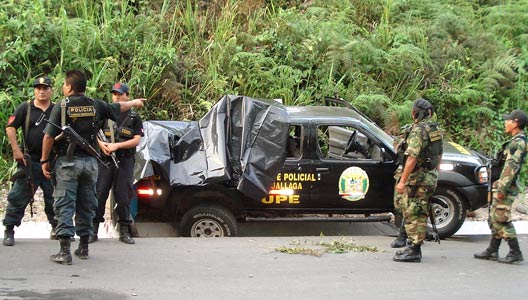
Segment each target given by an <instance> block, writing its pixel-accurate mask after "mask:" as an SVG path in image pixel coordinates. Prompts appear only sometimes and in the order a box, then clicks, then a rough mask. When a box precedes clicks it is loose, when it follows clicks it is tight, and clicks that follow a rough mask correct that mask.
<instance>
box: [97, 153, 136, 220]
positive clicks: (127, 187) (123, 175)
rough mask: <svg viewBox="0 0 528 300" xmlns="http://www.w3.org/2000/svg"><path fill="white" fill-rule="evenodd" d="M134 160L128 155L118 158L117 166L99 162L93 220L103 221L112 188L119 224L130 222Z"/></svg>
mask: <svg viewBox="0 0 528 300" xmlns="http://www.w3.org/2000/svg"><path fill="white" fill-rule="evenodd" d="M134 162H135V159H134V157H133V156H130V157H123V158H120V159H119V168H116V167H115V166H114V165H112V164H110V165H109V168H106V167H105V166H104V165H102V164H101V163H99V176H98V177H97V185H96V194H97V202H98V208H97V212H96V214H95V218H94V220H93V221H94V222H98V223H101V222H104V213H105V205H106V200H107V199H108V195H109V194H110V189H112V193H113V195H114V200H115V203H116V206H115V212H116V213H117V217H118V222H119V223H120V224H130V223H132V220H131V219H130V200H131V199H132V197H133V192H134V191H133V189H132V183H133V180H134V179H133V175H134Z"/></svg>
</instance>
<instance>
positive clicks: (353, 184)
mask: <svg viewBox="0 0 528 300" xmlns="http://www.w3.org/2000/svg"><path fill="white" fill-rule="evenodd" d="M368 189H369V178H368V175H367V172H365V171H364V170H363V169H361V168H358V167H349V168H347V169H346V170H344V171H343V173H341V176H340V177H339V195H340V196H341V197H342V198H343V199H345V200H348V201H358V200H361V199H363V198H365V195H366V194H367V192H368Z"/></svg>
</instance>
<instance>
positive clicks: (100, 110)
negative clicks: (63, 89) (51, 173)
mask: <svg viewBox="0 0 528 300" xmlns="http://www.w3.org/2000/svg"><path fill="white" fill-rule="evenodd" d="M79 104H81V105H86V104H89V106H90V107H91V109H89V110H88V111H89V113H90V114H92V115H93V116H89V117H85V116H83V115H80V116H79V118H90V119H91V121H90V124H92V122H93V126H92V125H90V128H89V129H90V130H89V131H90V132H86V129H87V128H83V129H84V130H85V131H79V132H77V133H78V134H79V135H80V136H81V137H82V138H84V139H85V140H87V141H88V142H89V143H90V144H91V145H92V147H94V148H95V147H97V146H96V144H95V140H94V139H91V138H90V137H91V136H92V135H93V136H95V135H96V134H97V132H98V131H99V129H101V128H102V126H103V124H104V120H106V119H111V120H116V119H117V116H118V115H119V111H120V109H121V105H120V104H118V103H106V102H104V101H101V100H99V99H90V98H88V97H86V96H84V95H82V94H76V95H71V96H70V97H69V100H68V102H67V103H66V107H65V110H66V111H67V112H66V113H65V114H66V115H68V114H69V113H71V111H70V112H68V111H69V110H68V109H69V108H70V107H76V106H77V105H79ZM80 107H81V108H87V106H80ZM90 107H88V108H90ZM70 117H71V115H69V116H67V117H66V119H67V120H66V122H67V123H68V124H69V120H70ZM49 120H50V122H51V123H53V124H55V125H57V126H59V127H60V126H61V105H60V102H59V103H57V105H55V107H54V109H53V110H52V111H51V115H50V119H49ZM82 122H84V121H82ZM70 125H71V124H70ZM72 127H73V126H72ZM73 129H74V130H75V128H73ZM44 132H45V133H46V134H48V135H50V136H52V137H56V136H58V135H59V134H60V133H61V131H60V129H59V128H57V127H55V126H53V125H51V124H48V125H47V126H46V128H45V129H44ZM55 146H57V147H58V149H57V150H58V152H59V155H62V154H63V153H62V152H61V151H62V150H65V149H64V147H63V146H67V142H66V140H62V141H60V142H58V143H56V145H55ZM74 153H75V154H76V155H88V153H86V152H85V151H84V150H83V149H82V148H81V147H76V148H75V152H74Z"/></svg>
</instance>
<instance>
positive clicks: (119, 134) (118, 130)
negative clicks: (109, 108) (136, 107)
mask: <svg viewBox="0 0 528 300" xmlns="http://www.w3.org/2000/svg"><path fill="white" fill-rule="evenodd" d="M137 118H138V114H137V113H136V112H135V111H133V110H130V111H129V112H128V113H127V115H126V117H125V118H124V119H123V120H122V121H121V122H120V123H117V124H114V126H113V131H114V132H113V135H114V139H115V141H114V142H115V143H118V142H123V141H128V140H130V139H132V138H133V137H134V124H135V122H136V119H137ZM103 133H104V135H105V137H106V139H107V140H108V141H111V137H112V132H111V131H110V126H109V124H108V120H107V121H106V122H105V126H104V129H103ZM134 153H135V148H131V149H120V150H118V152H117V154H121V155H126V154H134Z"/></svg>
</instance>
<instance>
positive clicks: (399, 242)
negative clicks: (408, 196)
mask: <svg viewBox="0 0 528 300" xmlns="http://www.w3.org/2000/svg"><path fill="white" fill-rule="evenodd" d="M411 129H412V124H407V125H405V126H403V127H402V128H401V129H400V134H399V135H398V136H397V137H396V138H395V139H394V149H395V151H396V153H397V154H398V164H399V166H398V168H397V169H396V171H395V172H394V179H395V183H394V198H393V201H394V214H395V215H396V216H398V217H399V218H400V219H401V224H400V229H399V232H398V236H397V237H396V239H395V240H394V241H393V242H392V243H391V247H392V248H402V247H405V246H406V245H407V232H405V222H404V221H403V211H402V200H403V194H400V193H398V192H397V191H396V186H397V185H398V181H400V177H401V174H402V171H403V165H402V163H403V159H404V157H405V155H404V153H405V150H406V149H407V142H406V139H407V136H408V135H409V133H410V132H411Z"/></svg>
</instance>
